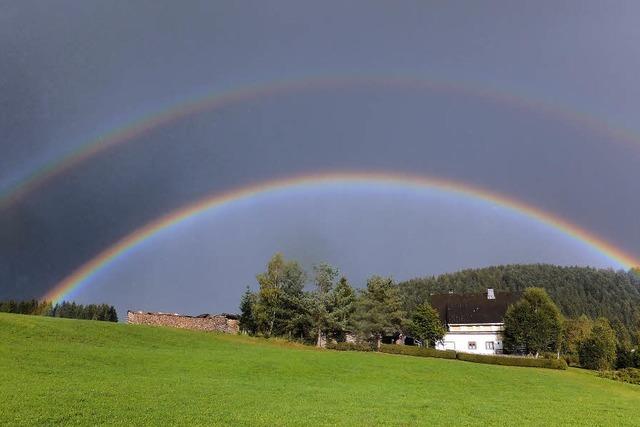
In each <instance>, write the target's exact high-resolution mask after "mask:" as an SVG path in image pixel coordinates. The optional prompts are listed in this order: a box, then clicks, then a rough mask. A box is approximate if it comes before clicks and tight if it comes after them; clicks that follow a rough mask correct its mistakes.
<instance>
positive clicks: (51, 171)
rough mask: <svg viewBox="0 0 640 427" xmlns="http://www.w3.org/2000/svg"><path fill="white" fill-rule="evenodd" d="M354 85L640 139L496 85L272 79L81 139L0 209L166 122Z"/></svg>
mask: <svg viewBox="0 0 640 427" xmlns="http://www.w3.org/2000/svg"><path fill="white" fill-rule="evenodd" d="M354 86H363V87H367V86H378V87H379V86H383V87H391V88H410V89H416V90H431V91H434V92H444V93H452V94H461V95H465V96H471V97H479V98H484V99H487V100H489V101H493V102H496V103H500V104H504V105H506V106H510V107H511V108H519V109H524V110H529V111H536V112H538V113H541V114H545V115H547V116H549V117H552V118H554V119H556V120H560V121H563V122H567V123H573V124H575V125H576V126H578V127H581V128H583V129H585V130H589V131H591V132H595V133H597V134H600V135H603V136H606V137H607V138H613V139H614V140H616V141H623V142H625V143H630V144H634V145H635V144H638V143H639V141H640V136H638V135H635V134H632V133H630V132H628V131H625V130H621V129H614V128H613V127H612V126H610V125H609V124H607V123H606V122H603V121H601V120H598V119H596V118H594V117H591V116H588V115H585V114H582V113H578V112H575V111H571V110H567V109H563V108H559V107H555V106H551V105H548V104H545V103H543V102H539V101H535V100H532V99H526V98H523V97H520V96H515V95H509V94H505V93H501V92H498V91H495V90H487V89H480V88H475V87H472V86H467V85H463V84H459V83H452V82H446V81H436V80H431V79H426V78H412V77H398V76H393V77H361V76H357V77H329V78H327V77H321V78H306V79H300V80H289V81H279V82H269V83H266V84H262V85H254V86H245V87H241V88H236V89H231V90H229V91H226V92H224V91H223V92H218V93H213V94H208V95H206V96H203V97H197V98H192V99H187V100H186V101H184V102H181V103H178V104H176V105H173V106H171V107H169V108H166V109H164V110H162V111H157V112H155V113H153V114H150V115H147V116H144V117H142V118H141V119H139V120H136V121H134V122H132V123H129V124H128V125H126V126H124V127H122V128H120V129H116V130H113V131H112V132H109V133H107V134H106V135H103V136H101V137H99V138H97V139H94V140H92V141H89V142H87V143H85V144H82V145H81V146H80V147H79V148H78V149H76V150H75V151H73V152H71V153H70V154H68V155H67V156H66V157H64V158H62V159H58V160H56V161H54V162H50V163H48V164H46V165H44V166H43V167H41V168H40V169H38V170H36V171H34V172H33V173H32V174H30V175H29V176H27V177H25V178H23V179H21V180H20V181H18V182H17V183H16V184H14V185H13V186H11V187H8V188H7V189H5V190H4V191H0V208H3V207H7V206H11V205H12V204H13V203H15V202H17V201H19V200H20V199H22V198H23V197H24V196H26V195H27V194H29V193H31V192H33V191H35V190H37V189H38V188H40V187H41V186H43V185H44V184H46V183H47V182H48V181H50V180H52V179H53V178H55V177H57V176H59V175H61V174H63V173H65V172H66V171H68V170H70V169H72V168H73V167H74V166H76V165H78V164H80V163H82V162H84V161H86V160H88V159H91V158H93V157H95V156H97V155H99V154H100V153H102V152H104V151H105V150H108V149H110V148H113V147H116V146H119V145H122V144H126V143H129V142H131V141H135V140H137V139H138V138H140V137H141V136H143V135H145V134H147V133H149V132H151V131H153V130H155V129H157V128H160V127H162V126H168V125H170V124H172V123H174V122H176V121H178V120H180V119H182V118H184V117H187V116H190V115H193V114H197V113H200V112H204V111H212V110H216V109H221V108H224V107H227V106H230V105H234V104H238V103H241V102H244V101H249V100H252V99H258V98H262V97H268V96H273V95H281V94H287V93H296V92H300V91H305V90H319V89H339V88H342V87H354Z"/></svg>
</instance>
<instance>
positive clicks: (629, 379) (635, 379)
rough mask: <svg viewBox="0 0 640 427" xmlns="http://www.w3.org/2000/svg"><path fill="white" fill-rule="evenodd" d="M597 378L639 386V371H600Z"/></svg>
mask: <svg viewBox="0 0 640 427" xmlns="http://www.w3.org/2000/svg"><path fill="white" fill-rule="evenodd" d="M598 376H599V377H602V378H609V379H610V380H615V381H622V382H625V383H631V384H638V385H640V369H634V368H626V369H620V370H618V371H600V372H598Z"/></svg>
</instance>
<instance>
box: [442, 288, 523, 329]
mask: <svg viewBox="0 0 640 427" xmlns="http://www.w3.org/2000/svg"><path fill="white" fill-rule="evenodd" d="M519 298H520V295H518V294H515V293H512V292H495V299H487V293H486V292H483V293H479V294H435V295H431V305H432V306H433V308H435V309H436V310H438V312H439V313H440V319H441V320H442V322H443V323H445V324H459V323H502V321H503V319H504V314H505V313H506V311H507V308H508V307H509V305H511V304H513V303H514V302H516V301H517V300H518V299H519Z"/></svg>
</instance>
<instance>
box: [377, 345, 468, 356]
mask: <svg viewBox="0 0 640 427" xmlns="http://www.w3.org/2000/svg"><path fill="white" fill-rule="evenodd" d="M380 352H382V353H390V354H404V355H406V356H418V357H437V358H440V359H455V358H456V352H455V351H454V350H436V349H434V348H424V347H415V346H410V345H394V344H383V345H382V346H381V347H380Z"/></svg>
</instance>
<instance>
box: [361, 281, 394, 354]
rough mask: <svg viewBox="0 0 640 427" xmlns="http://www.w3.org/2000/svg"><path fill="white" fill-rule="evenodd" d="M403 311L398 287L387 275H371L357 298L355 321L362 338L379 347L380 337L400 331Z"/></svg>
mask: <svg viewBox="0 0 640 427" xmlns="http://www.w3.org/2000/svg"><path fill="white" fill-rule="evenodd" d="M404 316H405V313H404V311H403V310H402V300H401V298H400V293H399V291H398V287H397V286H396V285H395V284H394V282H393V280H392V279H391V278H389V277H380V276H372V277H371V278H369V280H367V287H366V289H364V290H363V291H362V292H361V294H360V298H359V299H358V303H357V309H356V313H355V321H356V325H357V327H358V331H359V333H360V334H361V335H363V337H364V338H366V339H369V338H373V339H375V340H376V345H377V347H378V348H380V344H381V341H382V337H383V336H384V335H386V334H388V335H391V334H395V333H397V332H401V331H402V327H403V324H404Z"/></svg>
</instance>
